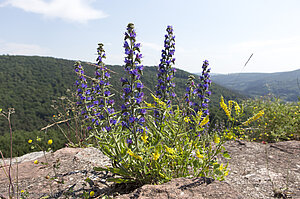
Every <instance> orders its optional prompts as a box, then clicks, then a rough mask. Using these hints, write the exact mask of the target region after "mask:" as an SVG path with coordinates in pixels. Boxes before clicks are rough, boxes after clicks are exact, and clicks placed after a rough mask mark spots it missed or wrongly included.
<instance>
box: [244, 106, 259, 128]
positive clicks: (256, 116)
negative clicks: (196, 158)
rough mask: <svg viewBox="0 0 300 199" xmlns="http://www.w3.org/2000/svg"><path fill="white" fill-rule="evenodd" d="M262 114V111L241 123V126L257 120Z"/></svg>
mask: <svg viewBox="0 0 300 199" xmlns="http://www.w3.org/2000/svg"><path fill="white" fill-rule="evenodd" d="M263 114H264V111H263V110H262V111H259V112H258V113H257V114H255V115H254V116H253V117H250V118H249V119H248V120H247V121H246V122H243V123H242V124H243V125H248V124H249V123H251V122H253V121H255V120H257V119H258V118H260V117H262V116H263Z"/></svg>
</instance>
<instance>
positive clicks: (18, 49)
mask: <svg viewBox="0 0 300 199" xmlns="http://www.w3.org/2000/svg"><path fill="white" fill-rule="evenodd" d="M0 46H1V47H0V54H10V55H47V54H48V53H49V50H48V49H46V48H42V47H40V46H38V45H35V44H22V43H12V42H5V41H0Z"/></svg>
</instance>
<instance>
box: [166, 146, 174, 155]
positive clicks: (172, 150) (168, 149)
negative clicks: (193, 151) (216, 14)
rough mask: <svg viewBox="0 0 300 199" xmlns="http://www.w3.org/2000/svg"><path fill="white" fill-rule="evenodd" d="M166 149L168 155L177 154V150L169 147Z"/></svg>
mask: <svg viewBox="0 0 300 199" xmlns="http://www.w3.org/2000/svg"><path fill="white" fill-rule="evenodd" d="M165 148H166V151H167V152H168V153H170V154H173V153H175V150H174V149H173V148H170V147H167V146H165Z"/></svg>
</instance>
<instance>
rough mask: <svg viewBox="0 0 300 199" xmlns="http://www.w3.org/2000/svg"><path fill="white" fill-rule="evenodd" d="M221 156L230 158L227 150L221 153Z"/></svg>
mask: <svg viewBox="0 0 300 199" xmlns="http://www.w3.org/2000/svg"><path fill="white" fill-rule="evenodd" d="M223 157H224V158H226V159H231V157H230V155H229V153H228V152H227V151H226V152H224V153H223Z"/></svg>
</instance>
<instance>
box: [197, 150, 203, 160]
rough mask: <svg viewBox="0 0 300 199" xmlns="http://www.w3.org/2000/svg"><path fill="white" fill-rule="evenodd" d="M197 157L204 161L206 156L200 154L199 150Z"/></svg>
mask: <svg viewBox="0 0 300 199" xmlns="http://www.w3.org/2000/svg"><path fill="white" fill-rule="evenodd" d="M196 156H197V157H198V158H199V159H203V158H204V156H203V155H202V154H201V153H200V151H199V150H197V151H196Z"/></svg>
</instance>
